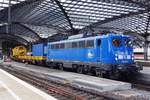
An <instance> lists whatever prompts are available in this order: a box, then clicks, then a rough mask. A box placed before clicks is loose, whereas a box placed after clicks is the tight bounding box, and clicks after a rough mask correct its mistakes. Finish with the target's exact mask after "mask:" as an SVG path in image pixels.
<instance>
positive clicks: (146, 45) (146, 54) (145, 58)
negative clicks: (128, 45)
mask: <svg viewBox="0 0 150 100" xmlns="http://www.w3.org/2000/svg"><path fill="white" fill-rule="evenodd" d="M144 60H148V43H147V42H145V44H144Z"/></svg>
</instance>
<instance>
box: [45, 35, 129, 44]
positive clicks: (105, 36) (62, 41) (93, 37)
mask: <svg viewBox="0 0 150 100" xmlns="http://www.w3.org/2000/svg"><path fill="white" fill-rule="evenodd" d="M110 36H113V37H118V36H122V37H129V36H128V35H122V34H107V35H101V36H92V37H86V38H79V39H71V40H61V41H56V42H49V43H48V44H57V43H66V42H74V41H83V40H94V39H97V38H107V37H110Z"/></svg>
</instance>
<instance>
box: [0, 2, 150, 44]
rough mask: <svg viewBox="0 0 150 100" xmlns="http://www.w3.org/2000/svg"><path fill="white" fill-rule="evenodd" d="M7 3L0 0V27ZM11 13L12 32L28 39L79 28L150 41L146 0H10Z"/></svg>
mask: <svg viewBox="0 0 150 100" xmlns="http://www.w3.org/2000/svg"><path fill="white" fill-rule="evenodd" d="M8 5H9V0H0V26H1V27H0V28H2V27H3V28H4V26H7V24H6V23H7V22H8ZM10 15H11V27H12V28H13V27H16V29H11V30H12V33H13V34H16V35H18V34H19V35H22V36H24V38H27V39H29V38H31V39H34V40H38V39H41V38H47V37H49V36H53V35H56V34H57V33H62V34H76V33H75V32H76V31H75V30H78V31H79V33H87V32H95V33H99V32H100V31H119V32H126V33H127V34H130V33H132V35H134V36H136V37H138V38H140V39H141V40H143V41H145V40H147V41H150V27H149V26H150V25H149V21H150V1H149V0H11V14H10ZM18 28H19V29H18ZM21 30H23V31H22V32H21ZM0 31H1V30H0ZM35 38H36V39H35ZM30 41H32V40H30Z"/></svg>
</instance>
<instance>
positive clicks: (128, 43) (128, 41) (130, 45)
mask: <svg viewBox="0 0 150 100" xmlns="http://www.w3.org/2000/svg"><path fill="white" fill-rule="evenodd" d="M125 45H126V47H132V46H133V43H132V41H131V40H130V39H126V40H125Z"/></svg>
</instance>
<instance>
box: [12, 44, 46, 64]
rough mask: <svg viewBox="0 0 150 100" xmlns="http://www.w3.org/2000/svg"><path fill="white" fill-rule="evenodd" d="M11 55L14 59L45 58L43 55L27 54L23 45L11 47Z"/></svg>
mask: <svg viewBox="0 0 150 100" xmlns="http://www.w3.org/2000/svg"><path fill="white" fill-rule="evenodd" d="M12 56H13V58H14V59H16V60H21V61H23V60H24V61H43V60H45V57H44V56H29V55H27V49H26V47H24V46H16V47H15V48H13V49H12Z"/></svg>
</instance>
